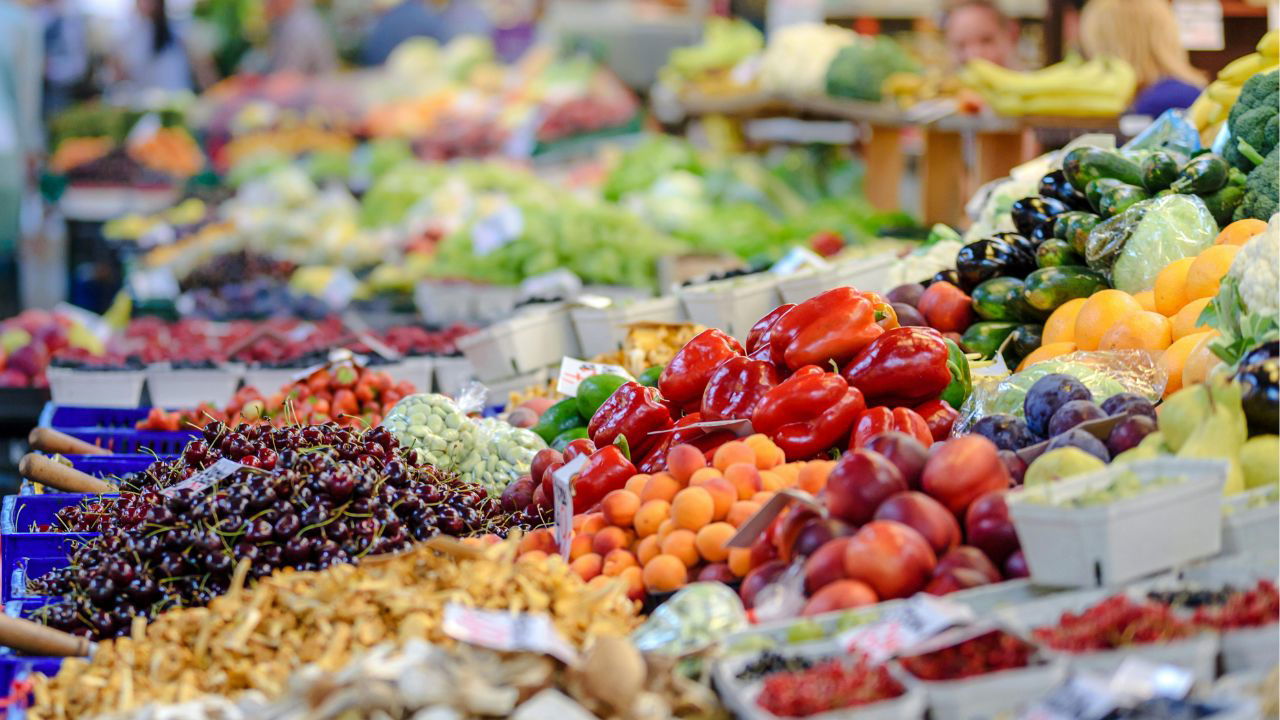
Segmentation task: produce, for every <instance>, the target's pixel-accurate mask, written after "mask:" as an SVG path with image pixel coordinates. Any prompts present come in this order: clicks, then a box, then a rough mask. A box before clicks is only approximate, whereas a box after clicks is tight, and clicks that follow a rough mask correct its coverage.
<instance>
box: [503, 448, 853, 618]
mask: <svg viewBox="0 0 1280 720" xmlns="http://www.w3.org/2000/svg"><path fill="white" fill-rule="evenodd" d="M784 460H785V457H784V454H783V452H782V449H781V448H779V447H778V446H777V445H775V444H774V443H773V441H772V440H770V439H769V438H768V437H766V436H764V435H759V434H757V435H751V436H749V437H746V438H743V439H741V440H734V441H731V442H728V443H725V444H724V445H721V446H720V447H719V448H718V449H717V450H716V452H715V454H714V455H713V456H712V462H711V463H710V464H708V463H707V461H706V457H705V456H704V455H703V453H702V451H700V450H698V449H697V448H695V447H693V446H691V445H677V446H675V447H673V448H671V450H670V451H668V453H667V469H666V470H664V471H662V472H658V473H654V474H652V475H648V474H643V473H642V474H639V475H635V476H633V477H632V478H631V479H630V480H628V481H627V484H626V487H625V488H623V489H621V490H614V491H613V492H611V493H609V494H608V495H606V496H605V497H604V499H603V500H602V501H601V503H600V509H599V511H598V512H589V513H583V514H581V515H577V516H575V517H574V519H573V531H574V533H573V540H572V544H571V545H570V548H569V563H570V567H571V568H572V569H573V570H574V572H576V573H577V574H578V575H579V576H580V577H582V579H583V580H586V581H587V582H589V583H591V582H601V583H603V582H607V581H611V579H612V578H619V579H621V580H622V581H624V582H626V583H627V587H628V592H629V594H630V595H631V597H632V598H634V599H640V598H643V597H644V594H645V593H646V592H649V593H664V592H671V591H673V590H678V589H680V588H681V587H683V586H684V585H686V584H687V583H690V582H693V581H695V580H704V581H705V580H719V581H723V582H730V581H733V580H735V579H737V578H741V577H743V576H744V575H746V574H747V571H748V570H750V569H751V568H750V555H751V551H750V550H749V549H746V548H730V547H727V545H726V543H727V542H728V541H729V539H730V538H732V537H733V535H734V533H736V532H737V529H738V528H739V527H740V526H741V525H742V524H743V523H744V522H746V521H747V520H748V519H750V518H751V516H752V515H754V514H755V513H756V511H758V510H759V509H760V508H761V506H763V505H764V503H766V502H768V501H769V500H770V499H771V498H772V497H773V496H774V494H775V493H776V492H777V491H779V490H782V489H784V488H798V489H801V490H804V491H806V492H808V493H810V494H814V495H816V494H817V493H818V492H820V491H821V490H822V489H823V488H825V487H826V485H827V476H828V475H829V474H830V473H831V468H832V467H833V466H834V465H835V461H833V460H811V461H808V462H792V463H784V462H783V461H784ZM554 532H555V531H554V530H553V529H552V528H542V529H539V530H534V531H533V532H531V533H529V534H528V535H526V536H525V537H524V538H523V539H522V540H521V542H520V553H521V556H520V557H521V560H524V559H526V558H529V559H535V560H536V559H541V558H544V557H546V556H547V555H552V554H555V553H557V552H558V548H557V547H556V542H555V535H554ZM597 578H599V580H597Z"/></svg>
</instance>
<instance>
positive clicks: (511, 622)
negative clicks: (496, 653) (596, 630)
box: [442, 603, 578, 665]
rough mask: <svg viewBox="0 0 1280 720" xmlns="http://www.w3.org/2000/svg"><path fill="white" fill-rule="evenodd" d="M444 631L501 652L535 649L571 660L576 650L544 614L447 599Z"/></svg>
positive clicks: (572, 660)
mask: <svg viewBox="0 0 1280 720" xmlns="http://www.w3.org/2000/svg"><path fill="white" fill-rule="evenodd" d="M442 626H443V628H442V629H443V630H444V633H445V634H446V635H448V636H449V637H451V638H454V639H455V640H461V641H462V642H465V643H471V644H472V645H479V646H480V647H486V648H490V649H493V650H501V651H503V652H513V651H526V652H537V653H543V654H546V655H550V656H552V657H554V658H558V659H560V660H562V661H564V662H565V663H567V664H570V665H572V664H575V663H576V662H577V660H578V654H577V653H576V652H574V649H573V646H571V645H569V643H568V642H566V641H565V639H564V638H563V637H562V636H561V635H560V633H559V631H557V630H556V628H555V626H554V625H552V624H551V619H550V618H549V617H547V616H546V615H540V614H537V615H535V614H532V613H512V612H502V611H494V610H478V609H476V608H471V607H467V606H465V605H459V604H458V603H449V604H448V605H445V607H444V622H443V623H442Z"/></svg>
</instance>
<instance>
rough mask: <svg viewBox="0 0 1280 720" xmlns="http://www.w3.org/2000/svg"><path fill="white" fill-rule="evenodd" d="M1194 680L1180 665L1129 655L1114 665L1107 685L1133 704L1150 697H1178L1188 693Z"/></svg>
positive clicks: (1179, 698)
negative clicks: (1165, 663) (1150, 661)
mask: <svg viewBox="0 0 1280 720" xmlns="http://www.w3.org/2000/svg"><path fill="white" fill-rule="evenodd" d="M1195 681H1196V678H1195V675H1194V674H1192V672H1191V671H1189V670H1186V669H1184V668H1180V667H1176V666H1174V665H1157V664H1155V663H1149V662H1147V661H1145V660H1142V659H1141V658H1136V657H1131V658H1128V659H1126V660H1125V661H1124V662H1122V663H1120V667H1118V668H1116V673H1115V675H1112V676H1111V683H1110V685H1109V687H1110V688H1111V691H1112V692H1113V693H1115V694H1116V695H1117V696H1119V697H1121V698H1124V699H1125V700H1127V701H1131V702H1135V703H1137V702H1142V701H1143V700H1148V699H1150V698H1153V697H1164V698H1172V699H1174V700H1181V699H1182V698H1185V697H1186V696H1187V693H1189V692H1191V686H1192V685H1193V684H1195Z"/></svg>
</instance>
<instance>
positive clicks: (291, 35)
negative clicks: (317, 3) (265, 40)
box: [266, 0, 338, 75]
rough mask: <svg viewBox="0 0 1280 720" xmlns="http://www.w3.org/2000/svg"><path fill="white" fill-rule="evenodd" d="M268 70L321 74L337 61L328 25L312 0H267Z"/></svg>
mask: <svg viewBox="0 0 1280 720" xmlns="http://www.w3.org/2000/svg"><path fill="white" fill-rule="evenodd" d="M266 11H267V21H268V22H270V23H271V46H270V49H269V52H270V61H269V62H270V68H269V69H270V71H271V72H297V73H303V74H305V75H320V74H323V73H327V72H330V71H332V70H333V69H334V68H335V67H337V64H338V53H337V51H336V50H335V49H334V47H333V37H332V35H331V34H330V32H329V26H328V25H325V22H324V20H323V19H322V18H321V17H320V13H318V12H316V9H315V7H314V6H313V5H312V4H311V0H267V5H266Z"/></svg>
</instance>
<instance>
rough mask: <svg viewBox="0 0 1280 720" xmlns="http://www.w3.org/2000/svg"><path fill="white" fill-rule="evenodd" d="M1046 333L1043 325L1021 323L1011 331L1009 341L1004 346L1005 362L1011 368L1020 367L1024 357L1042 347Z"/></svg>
mask: <svg viewBox="0 0 1280 720" xmlns="http://www.w3.org/2000/svg"><path fill="white" fill-rule="evenodd" d="M1043 333H1044V326H1043V325H1019V326H1018V327H1016V328H1014V329H1013V332H1011V333H1009V341H1008V342H1007V343H1005V346H1004V353H1003V357H1004V363H1005V365H1008V366H1009V367H1010V368H1011V369H1012V368H1016V367H1018V363H1020V362H1022V358H1024V357H1026V356H1028V355H1030V354H1031V353H1033V352H1035V349H1036V348H1038V347H1040V340H1041V338H1042V336H1043Z"/></svg>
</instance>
